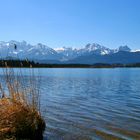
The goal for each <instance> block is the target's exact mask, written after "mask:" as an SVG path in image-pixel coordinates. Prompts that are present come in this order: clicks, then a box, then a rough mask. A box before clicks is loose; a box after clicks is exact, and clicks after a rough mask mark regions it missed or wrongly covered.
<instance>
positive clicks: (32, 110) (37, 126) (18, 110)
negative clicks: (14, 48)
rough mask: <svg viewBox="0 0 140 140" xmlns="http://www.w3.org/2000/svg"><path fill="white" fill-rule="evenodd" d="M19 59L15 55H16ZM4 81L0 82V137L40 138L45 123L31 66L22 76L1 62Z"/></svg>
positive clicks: (37, 79) (19, 72)
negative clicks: (26, 75)
mask: <svg viewBox="0 0 140 140" xmlns="http://www.w3.org/2000/svg"><path fill="white" fill-rule="evenodd" d="M18 59H19V57H18ZM3 63H4V65H5V68H3V75H4V82H1V83H0V96H1V98H0V139H1V140H4V139H19V140H20V139H29V140H30V139H31V140H38V139H42V133H43V131H44V129H45V122H44V120H43V118H42V116H41V112H40V90H39V85H38V82H39V78H37V77H36V76H35V74H34V70H33V69H32V66H30V69H29V73H30V74H29V77H28V78H26V77H25V76H24V74H23V72H22V64H21V68H20V69H19V70H18V71H15V69H14V68H12V67H9V66H8V64H7V62H4V61H3Z"/></svg>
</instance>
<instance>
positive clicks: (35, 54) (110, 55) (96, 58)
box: [0, 40, 140, 64]
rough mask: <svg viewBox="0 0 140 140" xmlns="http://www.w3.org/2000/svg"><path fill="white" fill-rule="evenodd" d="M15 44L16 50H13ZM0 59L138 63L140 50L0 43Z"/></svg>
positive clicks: (75, 62)
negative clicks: (53, 47)
mask: <svg viewBox="0 0 140 140" xmlns="http://www.w3.org/2000/svg"><path fill="white" fill-rule="evenodd" d="M15 44H16V46H17V48H16V49H15V48H14V45H15ZM0 57H1V59H29V60H33V61H36V62H39V63H57V64H59V63H60V64H64V63H66V64H95V63H109V64H113V63H122V64H127V63H139V62H140V50H131V49H130V48H129V47H128V46H120V47H118V48H117V49H110V48H107V47H104V46H102V45H99V44H97V43H93V44H87V45H86V46H85V47H83V48H78V49H77V48H69V47H62V48H55V49H52V48H50V47H48V46H46V45H43V44H41V43H38V44H37V45H31V44H28V43H27V42H25V41H22V42H18V41H13V40H12V41H9V42H4V41H1V42H0Z"/></svg>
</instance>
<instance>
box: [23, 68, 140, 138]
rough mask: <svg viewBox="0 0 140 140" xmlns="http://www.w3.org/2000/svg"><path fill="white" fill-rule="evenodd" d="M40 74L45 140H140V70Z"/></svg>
mask: <svg viewBox="0 0 140 140" xmlns="http://www.w3.org/2000/svg"><path fill="white" fill-rule="evenodd" d="M26 70H27V69H25V70H24V71H26ZM35 73H39V74H40V76H41V81H40V85H41V86H40V89H41V93H42V95H41V98H42V112H43V116H44V118H45V120H46V125H47V128H46V131H45V134H44V139H45V140H121V139H124V140H125V139H126V140H134V139H137V140H139V139H140V69H139V68H116V69H68V68H66V69H65V68H62V69H61V68H58V69H55V68H53V69H39V70H38V69H35Z"/></svg>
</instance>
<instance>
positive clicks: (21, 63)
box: [0, 60, 140, 68]
mask: <svg viewBox="0 0 140 140" xmlns="http://www.w3.org/2000/svg"><path fill="white" fill-rule="evenodd" d="M0 67H15V68H22V67H23V68H119V67H121V68H123V67H140V63H130V64H120V63H116V64H107V63H96V64H50V63H49V64H47V63H38V62H34V61H29V60H0Z"/></svg>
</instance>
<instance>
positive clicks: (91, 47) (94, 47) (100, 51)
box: [55, 43, 131, 59]
mask: <svg viewBox="0 0 140 140" xmlns="http://www.w3.org/2000/svg"><path fill="white" fill-rule="evenodd" d="M55 51H57V52H58V53H59V54H61V55H64V56H65V58H66V59H74V58H76V57H78V56H82V55H91V54H96V55H107V54H113V53H117V52H119V51H131V49H130V48H129V47H128V46H120V47H119V48H117V49H109V48H107V47H104V46H102V45H99V44H97V43H93V44H90V43H89V44H87V45H86V46H85V47H84V48H80V49H76V48H67V47H63V48H55Z"/></svg>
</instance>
